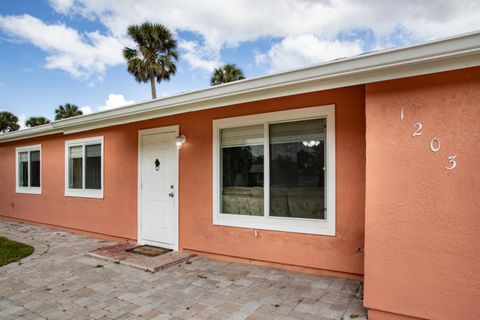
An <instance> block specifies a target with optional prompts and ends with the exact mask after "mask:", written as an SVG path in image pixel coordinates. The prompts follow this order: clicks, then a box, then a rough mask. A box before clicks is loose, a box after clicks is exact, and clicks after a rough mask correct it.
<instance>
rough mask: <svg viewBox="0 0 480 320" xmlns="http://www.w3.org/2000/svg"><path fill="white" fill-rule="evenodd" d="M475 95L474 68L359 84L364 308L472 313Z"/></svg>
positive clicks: (477, 264)
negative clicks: (362, 94)
mask: <svg viewBox="0 0 480 320" xmlns="http://www.w3.org/2000/svg"><path fill="white" fill-rule="evenodd" d="M479 101H480V68H471V69H465V70H459V71H453V72H445V73H439V74H433V75H428V76H421V77H415V78H408V79H401V80H392V81H388V82H382V83H374V84H368V85H367V86H366V119H367V121H366V122H367V130H366V132H367V133H366V140H367V152H366V157H367V165H366V172H367V174H366V229H365V234H366V238H365V244H366V248H365V250H366V251H365V252H366V256H365V305H366V307H368V308H370V309H377V310H381V311H388V312H391V313H394V314H400V315H407V316H411V317H417V318H422V319H423V318H425V319H439V320H440V319H442V320H447V319H457V320H461V319H475V318H478V315H479V313H480V304H479V303H478V302H479V301H480V255H479V254H478V253H479V251H480V233H479V230H480V219H479V218H480V216H479V214H480V171H479V165H480V126H479V120H480V106H479ZM402 107H403V108H404V119H403V120H401V118H400V114H401V108H402ZM415 123H421V124H422V130H421V132H422V134H421V135H416V136H413V133H414V132H415V130H416V129H414V124H415ZM417 128H418V125H417ZM435 137H436V138H438V139H439V141H440V149H439V150H438V151H437V152H434V151H432V149H431V145H430V144H431V141H432V139H433V138H435ZM433 147H434V148H433V149H434V150H435V149H436V148H437V143H436V141H435V142H434V146H433ZM449 156H456V162H457V166H456V168H455V169H453V170H447V169H446V168H445V167H451V166H452V163H451V162H449V161H448V157H449ZM382 314H383V313H381V312H371V313H370V318H369V319H372V320H376V319H404V318H403V317H400V316H397V317H393V316H392V315H390V316H389V317H386V316H385V315H384V314H383V315H382Z"/></svg>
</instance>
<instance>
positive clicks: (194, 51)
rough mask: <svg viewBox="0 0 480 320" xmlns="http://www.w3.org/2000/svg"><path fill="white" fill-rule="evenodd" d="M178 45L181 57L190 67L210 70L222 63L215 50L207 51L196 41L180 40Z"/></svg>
mask: <svg viewBox="0 0 480 320" xmlns="http://www.w3.org/2000/svg"><path fill="white" fill-rule="evenodd" d="M178 47H179V48H180V50H181V52H182V55H181V57H182V59H185V60H186V61H187V62H188V63H189V64H190V66H191V67H192V68H194V69H195V68H198V69H203V70H205V71H209V72H210V71H212V70H213V69H214V68H216V67H218V66H219V65H221V64H222V61H221V60H220V58H219V54H218V53H217V52H211V51H210V52H209V51H208V50H206V49H205V48H202V47H200V45H199V44H198V42H196V41H180V42H179V43H178Z"/></svg>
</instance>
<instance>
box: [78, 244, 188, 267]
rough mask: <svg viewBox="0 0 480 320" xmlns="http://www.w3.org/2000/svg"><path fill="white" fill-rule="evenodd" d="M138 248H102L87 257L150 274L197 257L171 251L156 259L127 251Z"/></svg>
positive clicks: (128, 245)
mask: <svg viewBox="0 0 480 320" xmlns="http://www.w3.org/2000/svg"><path fill="white" fill-rule="evenodd" d="M136 246H137V245H135V244H130V243H121V244H116V245H113V246H106V247H101V248H98V249H95V250H93V251H90V252H88V253H87V256H90V257H93V258H97V259H101V260H105V261H109V262H113V263H118V264H123V265H126V266H131V267H134V268H137V269H140V270H144V271H148V272H157V271H159V270H162V269H165V268H168V267H170V266H173V265H175V264H178V263H182V262H185V261H188V260H189V259H191V258H193V257H194V256H195V255H193V254H191V253H186V252H177V251H170V252H167V253H165V254H162V255H159V256H156V257H150V256H145V255H141V254H138V253H133V252H129V251H127V250H130V249H133V248H135V247H136Z"/></svg>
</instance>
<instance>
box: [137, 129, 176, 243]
mask: <svg viewBox="0 0 480 320" xmlns="http://www.w3.org/2000/svg"><path fill="white" fill-rule="evenodd" d="M168 132H175V133H176V135H177V136H178V134H179V132H180V128H179V125H174V126H168V127H158V128H152V129H145V130H139V131H138V160H137V161H138V183H137V188H138V196H137V202H138V215H137V226H138V231H137V242H138V243H139V244H142V245H143V244H151V245H156V244H155V243H149V241H147V240H142V188H141V187H142V137H143V136H145V135H150V134H157V133H168ZM172 144H174V145H175V141H172ZM178 151H179V150H178V148H176V147H175V154H174V161H173V162H174V168H175V172H174V175H175V180H174V181H175V182H174V183H175V187H174V188H173V192H174V194H175V198H174V201H173V203H174V204H173V207H174V209H173V210H174V213H173V215H174V239H175V240H174V241H175V243H174V244H173V246H171V247H170V248H167V249H172V250H175V251H178V242H179V232H178V231H179V228H178V198H179V193H178V190H179V189H178V173H179V172H178V170H179V165H178V153H179V152H178ZM157 245H158V244H157Z"/></svg>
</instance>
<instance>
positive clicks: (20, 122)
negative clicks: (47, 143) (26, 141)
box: [18, 113, 28, 130]
mask: <svg viewBox="0 0 480 320" xmlns="http://www.w3.org/2000/svg"><path fill="white" fill-rule="evenodd" d="M26 121H27V116H26V115H25V113H20V115H19V116H18V125H19V126H20V129H19V130H23V129H26V128H28V127H27V125H26V124H25V122H26Z"/></svg>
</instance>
